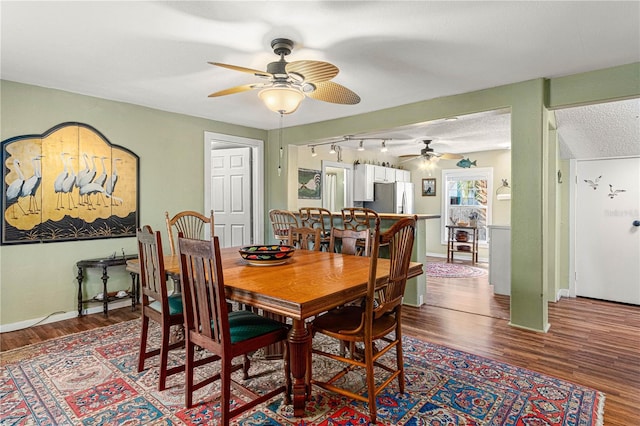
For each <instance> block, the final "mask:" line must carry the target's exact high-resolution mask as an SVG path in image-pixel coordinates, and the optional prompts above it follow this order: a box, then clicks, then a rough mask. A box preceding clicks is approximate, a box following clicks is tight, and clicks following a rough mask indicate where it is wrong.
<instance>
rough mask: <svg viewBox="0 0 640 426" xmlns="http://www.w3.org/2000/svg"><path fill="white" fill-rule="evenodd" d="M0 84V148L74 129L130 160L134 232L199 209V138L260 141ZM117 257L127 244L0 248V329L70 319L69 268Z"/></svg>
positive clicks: (94, 277)
mask: <svg viewBox="0 0 640 426" xmlns="http://www.w3.org/2000/svg"><path fill="white" fill-rule="evenodd" d="M0 84H1V86H0V90H1V92H0V93H1V95H2V98H1V103H0V107H1V110H0V111H1V113H2V116H1V123H0V124H1V126H0V128H1V130H0V138H1V139H2V140H5V139H7V138H10V137H14V136H19V135H25V134H40V133H43V132H45V131H47V130H48V129H50V128H51V127H53V126H55V125H56V124H59V123H62V122H68V121H75V122H81V123H86V124H89V125H91V126H93V127H95V128H96V129H97V130H99V131H100V132H101V133H102V134H103V135H104V136H105V137H106V138H107V139H109V141H110V142H111V143H113V144H116V145H121V146H124V147H126V148H128V149H130V150H132V151H133V152H135V153H136V154H138V155H139V156H140V224H141V225H142V224H150V225H151V226H152V227H153V229H156V230H164V229H165V223H164V212H165V211H167V210H168V211H169V212H170V213H172V214H174V213H176V212H178V211H180V210H197V211H202V210H203V208H204V194H203V193H204V189H203V170H204V161H203V159H202V152H203V149H204V132H205V131H211V132H218V133H225V134H234V135H239V136H245V137H249V138H254V139H265V138H266V132H264V131H262V130H257V129H250V128H246V127H240V126H235V125H230V124H226V123H221V122H216V121H213V120H205V119H201V118H195V117H189V116H185V115H179V114H171V113H166V112H162V111H158V110H154V109H150V108H144V107H140V106H136V105H131V104H125V103H120V102H113V101H108V100H104V99H99V98H93V97H88V96H80V95H76V94H72V93H68V92H62V91H59V90H50V89H45V88H41V87H36V86H29V85H24V84H18V83H14V82H9V81H0ZM165 243H167V242H166V241H165ZM165 245H166V247H165V249H167V250H168V244H165ZM122 249H124V250H125V251H126V252H127V253H135V252H136V250H137V248H136V245H135V238H116V239H111V240H93V241H81V242H66V243H62V242H61V243H49V244H27V245H15V246H2V247H0V266H1V271H0V324H2V325H5V324H11V323H17V322H21V321H26V322H27V323H29V322H31V321H30V320H33V319H35V320H38V319H41V318H43V317H45V316H47V315H49V314H52V313H54V312H65V313H69V315H71V316H75V315H74V311H76V310H77V308H76V306H77V305H76V300H77V296H76V295H77V281H76V280H75V276H76V274H77V270H76V268H75V262H76V261H78V260H80V259H86V258H92V257H102V256H107V255H110V254H111V253H113V252H114V251H115V252H117V253H121V252H122ZM88 272H89V278H88V279H87V281H86V282H85V287H86V288H87V292H86V294H87V295H90V296H94V295H95V294H97V293H99V292H101V291H102V289H101V286H102V281H101V280H100V275H101V271H98V270H93V269H92V270H89V271H88ZM109 275H110V277H111V278H110V280H109V288H110V289H120V288H123V289H126V288H128V287H129V286H130V285H131V284H130V277H129V275H128V274H127V273H126V272H124V269H123V268H111V269H109ZM112 284H113V285H112ZM35 320H34V321H32V322H35Z"/></svg>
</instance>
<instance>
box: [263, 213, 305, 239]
mask: <svg viewBox="0 0 640 426" xmlns="http://www.w3.org/2000/svg"><path fill="white" fill-rule="evenodd" d="M269 218H270V219H271V226H272V227H273V236H274V237H275V238H276V240H279V241H280V242H282V241H287V240H288V239H289V228H291V227H292V226H295V227H299V226H300V224H299V222H298V218H297V217H296V215H295V214H293V212H291V211H289V210H278V209H272V210H269Z"/></svg>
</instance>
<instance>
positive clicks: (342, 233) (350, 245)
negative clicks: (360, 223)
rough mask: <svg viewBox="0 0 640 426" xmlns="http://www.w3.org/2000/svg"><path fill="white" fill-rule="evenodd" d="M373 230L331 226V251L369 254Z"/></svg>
mask: <svg viewBox="0 0 640 426" xmlns="http://www.w3.org/2000/svg"><path fill="white" fill-rule="evenodd" d="M370 241H371V231H370V230H369V229H362V230H360V231H354V230H352V229H338V228H331V236H330V239H329V253H337V252H340V253H342V254H354V255H361V256H369V251H370Z"/></svg>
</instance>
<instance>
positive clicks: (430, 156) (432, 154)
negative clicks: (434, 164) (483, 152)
mask: <svg viewBox="0 0 640 426" xmlns="http://www.w3.org/2000/svg"><path fill="white" fill-rule="evenodd" d="M431 142H433V140H431V139H425V140H423V141H422V143H424V148H422V149H421V150H420V154H412V155H401V157H404V158H406V159H405V160H403V161H411V160H416V159H418V158H424V159H425V160H429V161H431V160H436V161H437V160H439V159H443V160H459V159H461V158H463V156H462V155H460V154H450V153H441V152H436V151H435V150H434V149H433V148H431V147H430V146H429V144H430V143H431Z"/></svg>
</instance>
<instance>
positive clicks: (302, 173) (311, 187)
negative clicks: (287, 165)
mask: <svg viewBox="0 0 640 426" xmlns="http://www.w3.org/2000/svg"><path fill="white" fill-rule="evenodd" d="M321 190H322V173H321V172H320V170H310V169H298V198H306V199H311V200H319V199H320V198H321V194H322V192H321Z"/></svg>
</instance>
